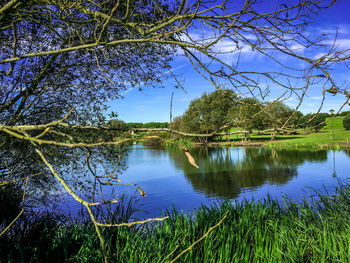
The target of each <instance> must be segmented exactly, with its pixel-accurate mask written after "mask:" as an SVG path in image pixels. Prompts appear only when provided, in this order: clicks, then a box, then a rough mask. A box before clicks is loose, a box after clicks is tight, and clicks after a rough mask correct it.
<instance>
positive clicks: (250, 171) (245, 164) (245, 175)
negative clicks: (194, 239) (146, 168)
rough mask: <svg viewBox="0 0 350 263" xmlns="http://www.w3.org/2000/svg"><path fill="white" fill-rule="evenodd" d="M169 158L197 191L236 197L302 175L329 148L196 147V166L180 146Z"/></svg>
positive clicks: (282, 183) (324, 154) (320, 158)
mask: <svg viewBox="0 0 350 263" xmlns="http://www.w3.org/2000/svg"><path fill="white" fill-rule="evenodd" d="M168 153H169V157H170V158H171V159H172V160H173V162H174V165H175V167H176V168H177V169H181V170H182V171H183V173H184V175H185V177H186V179H187V180H188V181H189V182H190V183H191V184H192V186H193V188H194V190H195V191H199V192H201V193H205V194H206V195H207V196H208V197H220V198H230V199H232V198H236V197H237V196H238V195H239V194H240V193H241V191H242V189H255V188H258V187H260V186H261V185H263V184H266V183H268V184H273V185H284V184H286V183H287V182H289V181H290V180H291V179H292V178H293V177H295V176H297V175H298V169H297V168H298V167H299V166H300V165H302V164H303V163H305V162H324V161H326V160H327V151H325V150H316V151H296V150H295V151H293V150H288V151H287V150H275V149H267V148H195V149H193V150H191V153H192V155H193V156H194V158H195V159H196V161H197V163H198V164H199V167H200V168H199V169H196V168H195V167H193V166H192V165H190V164H189V162H188V161H187V159H186V156H185V155H184V154H183V153H181V151H178V150H176V149H171V150H169V152H168Z"/></svg>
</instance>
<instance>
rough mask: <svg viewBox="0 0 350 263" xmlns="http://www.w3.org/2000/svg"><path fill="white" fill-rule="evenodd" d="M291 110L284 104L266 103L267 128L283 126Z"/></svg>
mask: <svg viewBox="0 0 350 263" xmlns="http://www.w3.org/2000/svg"><path fill="white" fill-rule="evenodd" d="M292 112H293V110H292V109H291V108H289V107H288V106H287V105H285V104H284V103H282V102H280V101H277V102H273V103H268V104H267V107H266V117H267V126H268V128H279V127H281V126H282V125H284V124H285V122H286V121H287V120H288V118H289V116H290V115H291V114H292Z"/></svg>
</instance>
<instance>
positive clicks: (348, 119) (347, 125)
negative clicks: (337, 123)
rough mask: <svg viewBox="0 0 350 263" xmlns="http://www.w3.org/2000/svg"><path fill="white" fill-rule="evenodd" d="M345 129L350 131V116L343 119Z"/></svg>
mask: <svg viewBox="0 0 350 263" xmlns="http://www.w3.org/2000/svg"><path fill="white" fill-rule="evenodd" d="M343 127H344V129H345V130H350V114H348V115H346V116H345V118H344V119H343Z"/></svg>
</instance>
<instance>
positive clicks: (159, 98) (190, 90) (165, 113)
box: [107, 0, 350, 122]
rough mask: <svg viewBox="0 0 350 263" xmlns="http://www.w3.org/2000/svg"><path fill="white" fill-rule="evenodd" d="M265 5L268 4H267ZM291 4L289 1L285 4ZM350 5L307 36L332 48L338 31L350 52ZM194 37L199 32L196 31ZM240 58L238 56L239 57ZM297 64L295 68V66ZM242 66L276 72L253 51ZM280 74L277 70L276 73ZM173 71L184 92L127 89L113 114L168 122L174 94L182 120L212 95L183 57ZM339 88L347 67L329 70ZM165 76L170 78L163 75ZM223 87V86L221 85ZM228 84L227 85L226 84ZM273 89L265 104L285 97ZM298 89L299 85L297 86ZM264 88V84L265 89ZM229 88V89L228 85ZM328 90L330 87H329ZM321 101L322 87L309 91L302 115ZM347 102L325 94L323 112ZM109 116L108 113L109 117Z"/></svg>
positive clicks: (319, 21)
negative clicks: (320, 38) (322, 39)
mask: <svg viewBox="0 0 350 263" xmlns="http://www.w3.org/2000/svg"><path fill="white" fill-rule="evenodd" d="M265 2H266V1H265ZM286 2H288V1H286ZM349 10H350V1H349V0H343V1H339V3H337V4H336V5H335V6H333V7H331V8H329V9H327V10H324V11H323V12H322V13H321V14H320V15H319V16H318V17H317V18H316V19H315V21H314V22H313V23H312V24H311V25H309V26H308V28H307V29H306V31H307V33H308V34H310V35H311V36H312V37H317V36H319V35H322V34H327V39H326V40H325V42H324V43H326V44H328V45H329V47H330V46H331V45H332V43H333V41H332V39H334V37H335V33H336V30H338V36H337V42H336V47H337V48H338V49H344V48H348V49H349V48H350V15H349ZM193 35H196V32H195V31H193ZM217 48H218V49H220V50H230V48H231V47H230V43H228V42H225V41H223V42H222V43H220V44H219V45H218V47H217ZM296 52H299V53H300V54H302V55H307V56H309V57H313V58H317V57H320V56H322V55H323V54H325V52H326V50H320V49H303V48H300V49H299V50H298V47H297V46H296ZM236 54H237V53H236ZM236 54H225V55H222V57H221V58H222V59H223V60H224V61H225V62H229V63H231V62H234V61H235V60H236V59H237V55H236ZM278 59H280V60H282V61H283V62H284V63H285V64H287V65H289V64H293V66H294V67H297V68H298V67H299V64H298V63H300V67H302V66H303V62H300V61H295V60H292V59H290V58H288V57H286V56H283V55H281V56H280V57H278ZM295 63H296V64H295ZM239 66H240V67H241V68H243V69H254V70H256V71H257V70H264V69H265V68H267V67H268V68H273V67H276V65H273V63H271V61H269V60H268V59H266V58H265V57H264V56H262V55H259V54H258V53H257V52H253V51H251V50H250V49H247V50H245V49H244V48H243V52H242V53H241V57H240V64H239ZM277 70H278V69H277ZM172 71H173V72H175V73H176V74H181V77H182V78H183V79H184V80H185V82H184V84H183V87H184V89H185V91H186V92H185V91H183V90H182V89H176V88H175V87H174V85H173V84H174V81H170V82H166V83H165V85H164V86H165V88H151V87H147V86H143V87H142V91H139V90H138V89H137V88H135V89H128V90H127V91H126V92H125V94H124V98H123V99H119V100H113V101H110V102H109V104H108V105H109V106H110V109H109V111H108V112H110V111H115V112H117V113H118V115H119V118H120V119H122V120H124V121H126V122H151V121H161V122H163V121H169V108H170V99H171V94H172V92H174V98H173V117H175V116H179V115H181V114H183V113H184V112H185V110H186V109H187V107H188V105H189V103H190V101H191V100H192V99H194V98H198V97H200V96H201V94H203V93H204V92H212V91H214V90H215V88H214V87H213V86H212V85H211V84H210V83H209V82H208V81H207V80H205V79H204V78H203V77H202V76H200V75H199V74H198V73H197V72H196V71H195V70H194V69H193V68H192V65H191V64H190V63H189V62H188V60H187V59H186V58H184V57H183V56H176V57H175V59H174V61H173V62H172ZM329 72H330V73H331V75H332V76H333V78H334V79H335V80H336V82H337V84H343V83H345V85H344V86H343V87H346V86H347V85H348V84H349V81H350V74H349V73H350V71H349V69H347V68H346V67H345V66H344V65H335V66H333V67H332V70H329ZM164 74H167V73H166V72H164ZM222 83H224V82H222ZM226 84H227V83H226ZM268 84H269V85H270V93H269V96H268V97H266V98H265V100H266V101H271V100H273V99H275V98H277V97H279V96H280V95H281V94H283V93H284V90H282V89H281V88H280V87H277V86H276V85H274V84H271V83H268ZM295 84H296V85H299V84H298V83H295ZM264 85H265V84H262V86H264ZM226 87H227V88H229V86H228V85H226ZM328 88H329V87H328ZM321 101H322V87H321V86H319V85H315V86H313V87H312V88H310V90H308V92H307V94H306V96H305V99H304V101H303V103H302V106H301V107H300V110H301V111H302V112H303V113H309V112H315V111H317V110H318V108H319V106H320V104H321ZM344 102H345V97H344V95H336V96H332V95H331V94H330V93H326V100H325V102H324V104H323V107H322V109H321V112H328V111H329V110H330V109H335V110H336V111H337V110H338V109H339V108H340V107H341V106H342V105H343V103H344ZM284 103H286V104H287V105H288V106H290V107H296V105H297V104H298V100H297V98H296V97H295V96H292V97H291V98H289V99H288V100H285V101H284ZM343 110H350V107H349V105H347V106H345V107H344V108H343ZM108 112H107V113H108Z"/></svg>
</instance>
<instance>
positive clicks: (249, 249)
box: [0, 185, 350, 262]
mask: <svg viewBox="0 0 350 263" xmlns="http://www.w3.org/2000/svg"><path fill="white" fill-rule="evenodd" d="M131 209H132V208H131V207H130V204H129V208H128V210H123V209H119V210H118V213H127V216H124V217H123V216H122V217H118V218H119V219H113V221H115V220H118V221H119V220H120V218H122V220H127V219H128V218H130V216H131V214H130V211H131ZM227 211H228V214H227V217H226V218H225V219H224V221H223V222H222V224H220V225H219V226H218V227H217V228H215V229H214V230H212V231H211V232H210V233H209V234H208V235H207V236H206V237H205V238H204V239H203V240H201V241H200V242H199V243H198V244H196V245H195V246H194V247H193V248H192V249H191V250H189V251H188V252H186V253H184V254H183V255H182V256H181V257H180V258H179V260H178V261H177V262H349V261H350V230H349V229H350V185H340V186H339V187H338V189H337V191H336V193H335V194H334V195H332V196H330V195H327V194H326V195H322V194H319V193H317V192H315V195H314V196H313V197H311V198H309V199H305V200H304V201H303V202H293V201H291V200H288V199H285V200H284V201H283V203H280V202H278V201H277V200H275V199H273V198H271V197H269V196H268V197H266V199H265V200H262V201H254V200H252V201H247V200H245V201H242V202H234V203H229V202H218V203H215V204H213V205H211V206H202V207H200V208H199V209H197V210H196V211H194V213H193V214H184V213H183V212H179V211H177V210H175V209H174V208H172V209H170V210H169V211H166V213H165V215H168V216H169V217H170V218H169V219H168V220H166V221H163V222H159V223H153V224H145V225H141V226H133V227H119V228H105V229H103V231H102V234H103V236H104V238H105V240H106V246H107V252H108V258H109V260H110V261H111V262H171V260H172V259H174V258H175V257H176V256H177V255H179V253H180V252H181V251H183V250H185V249H186V248H188V247H189V246H190V245H191V244H193V243H194V242H195V241H196V240H198V239H200V238H201V237H202V236H203V235H204V234H205V233H206V232H207V231H208V230H209V229H210V228H211V227H212V226H214V225H215V224H217V223H218V221H219V220H220V219H221V218H223V217H224V215H225V214H226V212H227ZM111 218H112V217H110V219H111ZM115 218H116V217H115ZM108 220H109V219H108ZM111 220H112V219H111ZM40 229H41V230H40ZM40 229H39V230H36V231H37V235H38V236H42V235H44V236H45V235H46V236H45V242H41V243H30V240H29V241H28V239H27V242H29V244H27V248H28V247H30V246H32V247H31V249H32V250H31V253H32V254H30V253H29V252H28V249H27V250H26V253H27V254H28V253H29V254H30V255H31V258H27V259H26V260H27V261H25V262H44V261H47V262H67V261H68V262H101V261H102V255H101V252H100V251H99V249H98V248H99V245H98V239H97V237H96V235H95V233H94V229H93V226H92V225H91V224H90V223H89V221H87V220H86V221H81V222H75V223H74V224H72V223H70V224H59V225H57V224H52V222H51V223H50V224H48V225H47V226H46V227H42V228H40ZM50 229H51V230H52V229H54V230H55V231H51V230H50ZM45 233H46V234H45ZM11 242H13V243H12V247H9V246H7V253H6V254H2V255H1V256H2V257H1V260H3V261H5V262H21V261H22V262H23V260H22V259H23V258H21V257H16V256H15V255H16V253H15V252H14V251H15V250H16V251H17V252H20V253H22V254H23V251H22V250H21V247H20V246H21V244H23V242H21V241H20V240H15V241H11ZM0 245H2V244H0ZM0 247H1V246H0ZM10 251H12V252H11V253H10ZM21 251H22V252H21ZM44 251H45V253H44ZM2 253H3V252H2ZM20 253H19V254H20Z"/></svg>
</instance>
